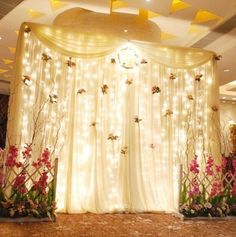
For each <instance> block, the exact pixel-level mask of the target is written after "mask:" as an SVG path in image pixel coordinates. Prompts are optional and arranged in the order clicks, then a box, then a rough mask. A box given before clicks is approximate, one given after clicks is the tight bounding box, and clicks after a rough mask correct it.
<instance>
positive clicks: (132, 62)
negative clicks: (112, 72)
mask: <svg viewBox="0 0 236 237" xmlns="http://www.w3.org/2000/svg"><path fill="white" fill-rule="evenodd" d="M139 58H140V56H139V54H138V51H137V50H136V49H135V48H134V47H133V46H132V45H131V44H127V45H125V46H123V47H122V48H121V49H120V50H118V53H117V61H118V62H119V64H120V65H121V66H122V67H124V68H126V69H132V68H134V67H135V66H137V65H138V62H139V61H140V60H139Z"/></svg>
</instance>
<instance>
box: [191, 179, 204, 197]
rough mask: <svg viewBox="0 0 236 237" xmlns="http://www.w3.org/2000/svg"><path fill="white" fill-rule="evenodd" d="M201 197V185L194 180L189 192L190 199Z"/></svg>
mask: <svg viewBox="0 0 236 237" xmlns="http://www.w3.org/2000/svg"><path fill="white" fill-rule="evenodd" d="M200 195H201V191H200V188H199V183H198V181H197V180H196V179H193V180H192V182H191V190H190V191H189V197H190V198H193V197H198V196H200Z"/></svg>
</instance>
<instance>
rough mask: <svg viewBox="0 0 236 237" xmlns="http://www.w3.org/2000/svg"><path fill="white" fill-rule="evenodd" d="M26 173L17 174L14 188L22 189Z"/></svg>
mask: <svg viewBox="0 0 236 237" xmlns="http://www.w3.org/2000/svg"><path fill="white" fill-rule="evenodd" d="M25 179H26V173H23V172H22V173H20V174H19V175H17V176H16V178H15V182H14V184H13V188H15V189H18V191H20V192H21V191H22V186H23V185H24V184H25Z"/></svg>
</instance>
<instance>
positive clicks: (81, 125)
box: [8, 23, 219, 213]
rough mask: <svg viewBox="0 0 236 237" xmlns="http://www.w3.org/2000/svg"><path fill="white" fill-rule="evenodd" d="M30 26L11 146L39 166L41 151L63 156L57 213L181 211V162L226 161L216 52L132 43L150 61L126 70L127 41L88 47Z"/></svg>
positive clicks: (22, 50)
mask: <svg viewBox="0 0 236 237" xmlns="http://www.w3.org/2000/svg"><path fill="white" fill-rule="evenodd" d="M27 25H28V26H29V27H30V29H31V30H32V32H30V33H27V32H24V31H25V26H26V25H25V24H24V25H23V26H22V28H21V32H20V36H19V42H18V48H17V59H18V63H17V68H16V78H15V81H14V82H13V84H12V90H11V102H10V119H9V123H8V142H9V144H13V143H14V144H20V145H21V146H22V145H23V144H24V143H31V142H32V143H33V146H34V156H35V159H36V158H37V154H38V153H39V152H40V150H41V149H42V148H43V147H49V148H50V149H51V151H52V152H53V156H54V157H59V170H58V178H57V180H58V181H57V184H58V185H57V201H58V207H59V210H60V211H64V212H69V213H80V212H87V211H90V212H94V213H105V212H120V211H132V212H144V211H174V210H177V208H178V198H179V197H178V195H179V165H180V164H184V165H185V166H187V165H188V161H189V159H191V158H192V157H193V155H194V154H198V155H199V159H200V162H201V161H204V157H205V154H212V155H213V156H214V157H215V158H218V157H219V150H217V149H216V147H217V145H218V142H219V141H218V137H217V136H216V133H217V132H218V131H216V130H214V128H213V127H212V126H213V125H212V121H214V122H215V123H217V121H218V112H217V110H216V109H212V107H213V108H217V106H218V89H217V80H215V75H214V72H215V70H214V67H215V65H214V64H215V63H214V61H213V60H212V57H213V54H212V53H210V52H205V51H201V50H193V49H180V48H178V49H175V48H173V47H170V48H168V47H164V46H157V45H151V44H148V43H146V44H145V43H143V42H133V43H132V42H130V43H131V44H133V45H134V46H135V47H136V48H137V50H138V51H139V54H140V59H145V60H146V62H145V63H141V64H140V63H138V64H135V65H134V67H133V68H131V69H126V68H124V67H122V66H121V65H120V62H119V60H118V59H117V53H118V52H119V47H118V46H119V44H121V43H122V42H123V41H120V42H119V44H117V43H114V42H117V39H116V40H114V41H113V39H112V40H110V38H109V40H108V41H106V42H105V41H102V42H103V43H101V41H100V40H98V41H97V38H93V40H94V41H93V44H94V45H93V46H92V47H91V48H89V47H90V44H86V39H87V38H86V37H84V38H83V37H82V38H81V37H80V38H79V40H77V38H76V35H73V37H72V36H71V38H68V37H67V36H66V35H65V34H64V33H63V29H61V31H60V33H58V34H60V37H59V36H58V35H57V36H56V32H57V31H58V30H59V29H58V27H57V28H55V27H52V28H50V27H48V26H41V25H36V24H31V23H28V24H27ZM45 27H47V28H48V29H50V33H47V29H46V28H45ZM71 34H72V33H71ZM75 34H77V33H75ZM78 42H80V43H78ZM80 44H81V45H87V48H86V49H84V47H80V46H78V45H80ZM77 46H78V47H77ZM94 50H95V51H96V52H95V53H94ZM117 50H118V51H117ZM176 50H177V51H176ZM43 54H44V56H45V55H47V56H50V59H49V58H48V59H47V60H46V59H45V57H43ZM85 55H86V57H84V56H85ZM167 55H168V57H167ZM98 56H99V57H98ZM172 56H173V57H172ZM70 57H72V58H70ZM112 59H116V61H114V60H112ZM171 73H172V74H174V75H175V78H174V79H173V78H172V79H171V78H170V76H171ZM200 74H202V78H201V79H200V80H196V75H200ZM25 76H28V77H29V78H30V80H29V78H28V81H27V80H26V79H27V78H26V77H25ZM157 88H158V89H159V91H158V90H157V91H155V89H157ZM214 106H215V107H214ZM190 120H191V121H190Z"/></svg>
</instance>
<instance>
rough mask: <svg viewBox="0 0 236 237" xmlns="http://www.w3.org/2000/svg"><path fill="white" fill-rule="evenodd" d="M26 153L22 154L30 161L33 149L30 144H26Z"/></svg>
mask: <svg viewBox="0 0 236 237" xmlns="http://www.w3.org/2000/svg"><path fill="white" fill-rule="evenodd" d="M24 148H25V149H24V151H23V152H22V154H23V158H24V159H29V158H30V157H31V153H32V148H31V145H30V144H25V147H24Z"/></svg>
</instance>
